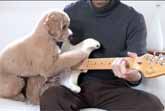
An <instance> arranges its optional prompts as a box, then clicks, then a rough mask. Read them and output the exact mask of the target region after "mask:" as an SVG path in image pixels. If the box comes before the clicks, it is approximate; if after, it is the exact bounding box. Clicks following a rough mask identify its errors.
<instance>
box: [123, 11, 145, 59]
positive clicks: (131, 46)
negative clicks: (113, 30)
mask: <svg viewBox="0 0 165 111" xmlns="http://www.w3.org/2000/svg"><path fill="white" fill-rule="evenodd" d="M146 36H147V29H146V24H145V20H144V17H143V15H141V14H139V13H138V14H135V15H134V16H133V18H132V19H131V21H130V23H129V25H128V28H127V41H126V48H127V52H128V51H130V52H135V53H137V54H138V55H139V56H141V55H143V54H145V53H146V50H147V49H146Z"/></svg>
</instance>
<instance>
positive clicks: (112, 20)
mask: <svg viewBox="0 0 165 111" xmlns="http://www.w3.org/2000/svg"><path fill="white" fill-rule="evenodd" d="M64 11H65V12H66V13H68V15H69V16H70V18H71V24H70V28H71V29H72V31H73V33H74V37H75V38H74V39H73V41H72V42H74V43H77V42H79V41H81V40H83V39H86V38H89V37H92V38H95V39H96V40H98V41H100V42H101V44H102V47H101V49H99V50H97V51H95V52H93V53H92V54H91V56H90V57H91V58H101V57H119V56H121V57H124V56H130V57H136V56H137V55H139V56H140V55H143V54H144V53H145V52H146V26H145V21H144V18H143V16H142V15H141V14H139V13H138V12H136V11H135V10H134V9H133V8H131V7H128V6H126V5H125V4H123V3H121V2H120V0H79V1H77V2H76V3H73V4H71V5H69V6H67V7H66V8H65V9H64ZM126 65H127V61H126V60H124V59H116V60H115V61H114V62H113V67H112V70H113V71H112V70H104V71H102V70H99V71H89V72H88V73H87V74H82V75H81V77H80V80H79V84H80V86H81V88H82V91H81V92H80V94H75V93H73V92H71V91H70V90H68V89H67V88H65V87H62V86H60V87H52V88H49V89H48V90H47V91H46V92H45V93H44V94H43V95H42V96H41V101H40V102H41V111H78V110H79V109H82V108H89V107H93V108H100V109H105V110H108V111H162V110H163V105H162V104H161V102H160V101H159V99H158V98H157V97H155V96H153V95H151V94H148V93H146V92H143V91H139V90H135V89H132V88H131V87H130V86H131V85H133V86H135V85H138V84H139V83H140V81H141V79H142V76H141V74H140V72H139V71H137V70H134V69H129V68H127V67H126ZM123 66H124V70H123Z"/></svg>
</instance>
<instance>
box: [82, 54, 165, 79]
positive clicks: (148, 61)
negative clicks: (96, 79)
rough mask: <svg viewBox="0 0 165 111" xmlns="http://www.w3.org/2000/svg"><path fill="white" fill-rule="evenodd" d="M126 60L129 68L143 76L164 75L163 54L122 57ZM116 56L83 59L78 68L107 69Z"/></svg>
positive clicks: (164, 62) (110, 66)
mask: <svg viewBox="0 0 165 111" xmlns="http://www.w3.org/2000/svg"><path fill="white" fill-rule="evenodd" d="M124 58H125V59H126V60H128V63H129V66H128V67H129V68H133V69H137V70H139V71H141V72H142V74H143V75H144V77H147V78H154V77H158V76H161V75H165V56H164V55H159V56H155V55H151V54H145V55H143V56H141V57H137V58H131V57H124ZM114 59H116V58H90V59H87V60H85V61H84V62H83V63H82V64H81V65H80V66H79V69H80V70H107V69H111V68H112V62H113V61H114Z"/></svg>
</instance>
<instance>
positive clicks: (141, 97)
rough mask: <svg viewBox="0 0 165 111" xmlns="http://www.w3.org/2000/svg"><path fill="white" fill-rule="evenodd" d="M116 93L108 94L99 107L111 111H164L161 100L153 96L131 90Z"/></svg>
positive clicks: (119, 90) (123, 89)
mask: <svg viewBox="0 0 165 111" xmlns="http://www.w3.org/2000/svg"><path fill="white" fill-rule="evenodd" d="M116 91H117V92H118V93H117V95H116V94H114V95H113V94H107V95H106V96H105V97H104V99H102V102H101V103H100V104H98V105H97V106H98V107H99V108H103V109H107V110H111V111H163V105H162V104H161V102H160V100H159V99H158V98H157V97H156V96H154V95H152V94H149V93H146V92H143V91H139V90H135V89H131V88H119V89H117V90H116ZM109 93H111V92H109ZM113 93H115V92H113ZM112 95H113V96H112ZM109 96H110V97H109Z"/></svg>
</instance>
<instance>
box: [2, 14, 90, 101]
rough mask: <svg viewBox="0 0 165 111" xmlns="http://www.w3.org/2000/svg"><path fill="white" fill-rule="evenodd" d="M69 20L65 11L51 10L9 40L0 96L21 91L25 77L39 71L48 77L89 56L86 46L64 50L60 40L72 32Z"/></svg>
mask: <svg viewBox="0 0 165 111" xmlns="http://www.w3.org/2000/svg"><path fill="white" fill-rule="evenodd" d="M69 24H70V19H69V17H68V15H67V14H66V13H64V12H62V11H50V12H48V13H46V14H45V15H44V16H43V17H42V18H41V19H40V21H39V23H38V24H37V25H36V27H35V29H34V31H33V32H32V33H31V34H29V35H27V36H25V37H24V38H22V39H19V40H16V41H15V42H12V43H10V44H9V45H7V46H6V48H4V49H3V50H2V51H1V52H0V97H3V98H13V97H15V96H17V95H19V93H20V92H21V90H22V88H23V87H24V80H23V79H22V77H33V76H38V75H40V76H41V77H44V79H45V80H46V79H47V78H49V77H51V76H54V75H56V74H58V73H59V72H60V71H61V70H64V69H66V68H70V67H71V66H75V65H76V64H79V63H80V62H81V61H82V60H83V59H84V58H86V56H87V54H86V52H83V50H76V51H68V52H65V53H61V51H60V48H59V47H58V45H57V42H63V41H64V40H66V39H67V38H68V37H69V36H70V35H71V31H70V30H69V28H68V27H69ZM34 85H35V84H34Z"/></svg>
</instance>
